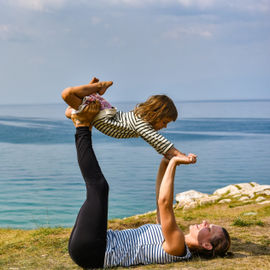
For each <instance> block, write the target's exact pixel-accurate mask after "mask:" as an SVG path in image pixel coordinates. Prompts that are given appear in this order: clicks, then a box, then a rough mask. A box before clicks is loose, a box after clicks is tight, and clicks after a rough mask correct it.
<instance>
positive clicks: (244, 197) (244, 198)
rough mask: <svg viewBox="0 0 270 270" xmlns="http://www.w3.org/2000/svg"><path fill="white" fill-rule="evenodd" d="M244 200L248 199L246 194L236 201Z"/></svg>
mask: <svg viewBox="0 0 270 270" xmlns="http://www.w3.org/2000/svg"><path fill="white" fill-rule="evenodd" d="M246 200H249V197H248V196H243V197H241V198H240V199H238V201H246Z"/></svg>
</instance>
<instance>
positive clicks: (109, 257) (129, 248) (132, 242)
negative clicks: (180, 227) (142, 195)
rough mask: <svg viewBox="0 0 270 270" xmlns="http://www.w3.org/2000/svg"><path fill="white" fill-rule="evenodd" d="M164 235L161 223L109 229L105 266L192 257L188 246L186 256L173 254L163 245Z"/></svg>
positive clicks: (165, 261) (160, 261)
mask: <svg viewBox="0 0 270 270" xmlns="http://www.w3.org/2000/svg"><path fill="white" fill-rule="evenodd" d="M163 241H164V237H163V234H162V230H161V226H160V225H159V224H146V225H143V226H141V227H139V228H137V229H128V230H122V231H112V230H108V231H107V246H106V251H105V257H104V267H114V266H131V265H138V264H153V263H156V264H162V263H171V262H178V261H182V260H187V259H190V258H191V253H190V251H189V249H188V247H187V246H186V254H185V255H184V256H181V257H180V256H173V255H170V254H168V253H166V252H165V251H164V249H163V247H162V243H163Z"/></svg>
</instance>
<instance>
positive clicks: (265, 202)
mask: <svg viewBox="0 0 270 270" xmlns="http://www.w3.org/2000/svg"><path fill="white" fill-rule="evenodd" d="M267 203H270V201H264V202H259V203H258V204H267Z"/></svg>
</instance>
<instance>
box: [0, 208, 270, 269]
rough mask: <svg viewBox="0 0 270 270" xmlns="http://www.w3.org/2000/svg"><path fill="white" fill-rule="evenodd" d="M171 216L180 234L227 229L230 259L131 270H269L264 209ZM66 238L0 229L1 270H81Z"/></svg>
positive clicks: (57, 232)
mask: <svg viewBox="0 0 270 270" xmlns="http://www.w3.org/2000/svg"><path fill="white" fill-rule="evenodd" d="M175 213H176V219H177V223H178V224H179V226H180V227H181V228H182V229H183V230H184V231H185V232H187V231H188V227H189V225H190V224H195V223H199V222H201V220H202V219H207V220H209V221H211V222H212V223H215V224H220V225H222V226H224V227H225V228H227V230H228V231H229V233H230V235H231V238H232V246H231V249H230V251H231V252H232V255H231V256H228V257H226V258H215V259H212V260H204V259H201V258H194V259H192V260H191V261H188V262H179V263H174V264H167V265H146V266H134V267H132V269H159V268H162V269H180V268H181V269H207V270H208V269H213V270H214V269H215V270H218V269H220V270H221V269H222V270H223V269H270V205H269V204H268V205H259V204H256V203H250V204H244V205H242V204H241V205H239V206H235V207H233V208H230V207H229V204H212V205H207V206H203V207H198V208H195V209H192V210H189V211H188V212H183V211H182V210H181V209H175ZM250 213H252V214H250ZM154 222H155V213H148V214H145V215H140V216H134V217H129V218H125V219H114V220H110V221H109V228H111V229H125V228H134V227H137V226H140V225H142V224H145V223H154ZM70 232H71V228H39V229H35V230H17V229H8V228H7V229H4V228H2V229H0V269H1V270H2V269H3V270H21V269H26V270H45V269H46V270H51V269H52V270H71V269H77V270H78V269H81V268H79V267H78V266H77V265H75V264H74V263H73V262H72V260H71V259H70V257H69V254H68V250H67V245H68V238H69V235H70ZM115 269H124V268H121V267H118V268H115Z"/></svg>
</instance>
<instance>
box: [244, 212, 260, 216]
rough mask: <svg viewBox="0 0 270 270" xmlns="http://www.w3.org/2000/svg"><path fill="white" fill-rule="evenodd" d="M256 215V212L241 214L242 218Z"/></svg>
mask: <svg viewBox="0 0 270 270" xmlns="http://www.w3.org/2000/svg"><path fill="white" fill-rule="evenodd" d="M256 215H257V213H256V212H247V213H244V214H243V216H256Z"/></svg>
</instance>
